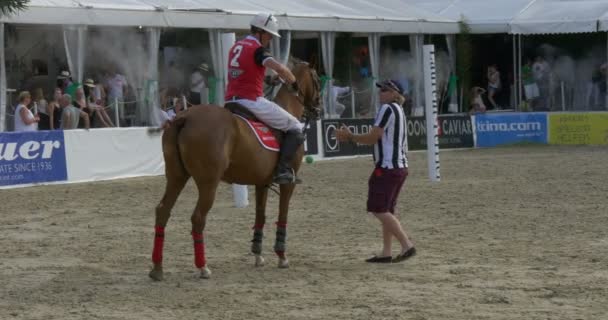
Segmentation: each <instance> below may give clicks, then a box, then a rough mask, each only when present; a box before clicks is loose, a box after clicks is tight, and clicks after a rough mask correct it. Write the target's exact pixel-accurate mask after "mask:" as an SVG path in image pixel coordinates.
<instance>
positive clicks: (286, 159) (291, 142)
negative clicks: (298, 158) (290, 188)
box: [273, 130, 305, 184]
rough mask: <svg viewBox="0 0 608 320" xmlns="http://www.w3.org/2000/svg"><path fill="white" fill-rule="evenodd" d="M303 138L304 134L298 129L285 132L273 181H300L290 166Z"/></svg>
mask: <svg viewBox="0 0 608 320" xmlns="http://www.w3.org/2000/svg"><path fill="white" fill-rule="evenodd" d="M304 139H305V137H304V134H303V133H302V132H300V131H298V130H290V131H287V132H286V133H285V138H284V139H283V143H282V144H281V152H280V154H279V164H278V165H277V168H276V170H275V173H274V181H273V182H274V183H277V184H289V183H301V182H302V181H301V180H299V179H298V178H297V177H296V176H295V172H294V170H293V169H292V168H291V162H292V160H293V157H294V155H295V154H296V151H298V148H300V145H301V144H302V142H304Z"/></svg>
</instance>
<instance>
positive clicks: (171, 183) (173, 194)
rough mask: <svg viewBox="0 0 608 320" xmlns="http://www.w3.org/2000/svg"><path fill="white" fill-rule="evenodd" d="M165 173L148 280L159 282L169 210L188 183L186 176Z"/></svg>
mask: <svg viewBox="0 0 608 320" xmlns="http://www.w3.org/2000/svg"><path fill="white" fill-rule="evenodd" d="M169 171H170V170H168V171H167V185H166V187H165V194H164V195H163V198H162V199H161V200H160V203H159V204H158V205H157V206H156V222H155V224H154V231H155V234H154V249H153V250H152V262H153V263H154V267H153V268H152V270H151V271H150V273H149V276H150V278H152V279H154V280H156V281H161V280H163V245H164V241H165V227H166V226H167V221H169V217H170V215H171V209H173V206H174V205H175V201H176V200H177V197H178V196H179V194H180V192H181V191H182V190H183V189H184V186H185V185H186V182H187V181H188V178H189V177H188V175H186V174H170V173H169Z"/></svg>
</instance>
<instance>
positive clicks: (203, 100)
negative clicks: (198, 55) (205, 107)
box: [189, 63, 209, 105]
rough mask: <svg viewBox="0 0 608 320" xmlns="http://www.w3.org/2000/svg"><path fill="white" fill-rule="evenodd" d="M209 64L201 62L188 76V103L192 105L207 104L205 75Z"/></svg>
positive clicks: (207, 95)
mask: <svg viewBox="0 0 608 320" xmlns="http://www.w3.org/2000/svg"><path fill="white" fill-rule="evenodd" d="M208 72H209V66H208V65H207V64H206V63H201V64H200V65H199V66H198V67H197V68H196V70H194V72H193V73H192V75H191V76H190V97H189V100H190V103H191V104H193V105H199V104H209V94H208V89H207V81H206V75H207V73H208Z"/></svg>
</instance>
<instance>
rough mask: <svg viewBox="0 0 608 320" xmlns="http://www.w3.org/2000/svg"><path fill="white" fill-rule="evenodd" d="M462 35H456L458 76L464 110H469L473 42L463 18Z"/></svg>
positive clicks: (469, 29)
mask: <svg viewBox="0 0 608 320" xmlns="http://www.w3.org/2000/svg"><path fill="white" fill-rule="evenodd" d="M458 25H459V27H460V33H459V34H458V35H456V74H457V76H458V79H459V80H460V88H462V93H463V95H464V97H462V103H463V106H462V110H465V111H466V110H468V109H469V104H470V103H469V99H470V96H469V91H470V89H471V81H472V80H471V78H472V74H471V69H472V68H473V40H472V37H471V27H470V26H469V24H468V23H467V21H466V20H465V19H464V17H462V20H460V22H458Z"/></svg>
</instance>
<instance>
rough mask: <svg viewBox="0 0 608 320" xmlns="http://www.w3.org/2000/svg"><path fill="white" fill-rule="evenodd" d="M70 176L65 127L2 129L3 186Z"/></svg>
mask: <svg viewBox="0 0 608 320" xmlns="http://www.w3.org/2000/svg"><path fill="white" fill-rule="evenodd" d="M67 176H68V174H67V168H66V161H65V143H64V139H63V131H36V132H6V133H0V186H6V185H15V184H25V183H37V182H50V181H64V180H67Z"/></svg>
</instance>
